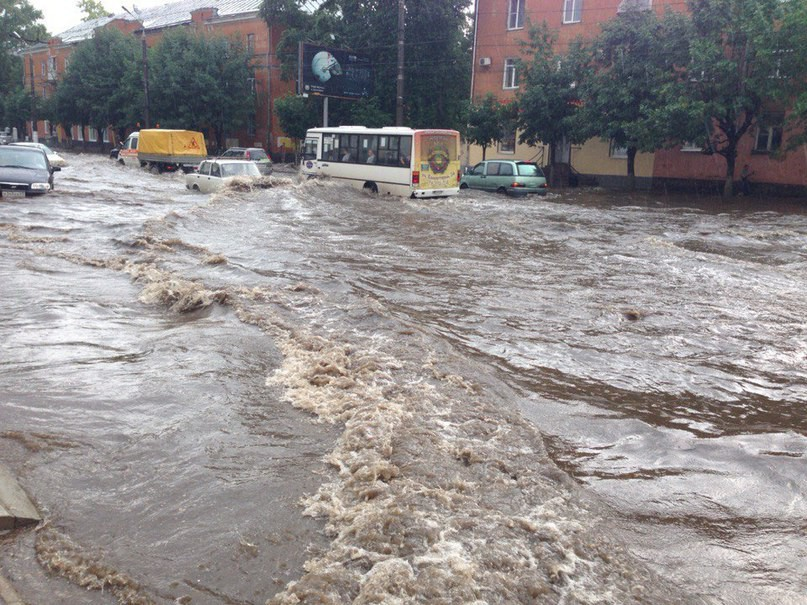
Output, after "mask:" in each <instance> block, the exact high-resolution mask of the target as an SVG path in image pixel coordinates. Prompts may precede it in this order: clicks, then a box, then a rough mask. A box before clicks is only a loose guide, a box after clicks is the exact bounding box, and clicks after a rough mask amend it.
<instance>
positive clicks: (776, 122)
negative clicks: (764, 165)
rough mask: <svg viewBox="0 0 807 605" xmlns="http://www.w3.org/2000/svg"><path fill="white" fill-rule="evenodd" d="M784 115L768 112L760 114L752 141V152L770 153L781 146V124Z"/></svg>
mask: <svg viewBox="0 0 807 605" xmlns="http://www.w3.org/2000/svg"><path fill="white" fill-rule="evenodd" d="M783 123H784V115H782V114H770V115H765V116H762V117H761V118H760V120H759V124H758V126H757V137H756V141H755V142H754V153H770V152H772V151H777V150H778V149H779V148H780V147H781V146H782V126H783Z"/></svg>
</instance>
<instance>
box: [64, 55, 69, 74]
mask: <svg viewBox="0 0 807 605" xmlns="http://www.w3.org/2000/svg"><path fill="white" fill-rule="evenodd" d="M68 65H70V59H69V58H68V57H65V58H64V70H65V71H67V66H68Z"/></svg>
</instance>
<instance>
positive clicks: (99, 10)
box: [76, 0, 109, 21]
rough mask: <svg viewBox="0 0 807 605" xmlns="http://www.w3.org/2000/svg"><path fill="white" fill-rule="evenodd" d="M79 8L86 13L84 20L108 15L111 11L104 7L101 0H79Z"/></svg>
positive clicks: (77, 4)
mask: <svg viewBox="0 0 807 605" xmlns="http://www.w3.org/2000/svg"><path fill="white" fill-rule="evenodd" d="M76 6H78V8H79V10H80V11H81V12H82V13H84V18H83V19H82V21H92V20H93V19H100V18H101V17H106V16H107V15H108V14H109V12H108V11H107V10H106V9H105V8H104V5H103V3H101V0H79V1H78V2H77V3H76Z"/></svg>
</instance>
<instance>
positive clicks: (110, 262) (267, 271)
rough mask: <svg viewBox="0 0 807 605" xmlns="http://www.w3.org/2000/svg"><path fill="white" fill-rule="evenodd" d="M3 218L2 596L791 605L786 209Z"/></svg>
mask: <svg viewBox="0 0 807 605" xmlns="http://www.w3.org/2000/svg"><path fill="white" fill-rule="evenodd" d="M69 163H70V165H69V166H68V167H67V168H65V169H64V170H63V171H62V172H60V173H58V174H57V175H56V187H57V188H56V191H55V192H53V194H51V195H47V196H44V197H41V198H36V199H27V200H16V199H15V200H7V199H4V200H2V201H0V292H2V298H0V300H2V305H0V462H2V463H3V464H5V465H6V466H7V467H9V468H10V469H11V470H12V471H13V472H14V473H15V474H16V476H17V477H18V478H19V481H20V483H21V484H22V485H23V486H24V488H25V489H26V491H27V492H28V494H29V495H30V497H31V498H32V500H33V501H34V502H35V503H36V505H37V506H38V507H39V509H40V511H41V512H42V515H43V517H44V519H45V521H44V522H43V523H42V524H40V525H39V526H36V527H29V528H23V529H18V530H15V531H13V532H5V533H0V580H3V579H5V582H6V583H7V584H9V585H10V586H12V587H13V590H14V591H15V593H16V594H17V595H18V596H19V598H20V599H21V600H22V601H23V602H24V603H26V604H28V605H62V604H64V605H114V604H116V603H120V604H133V605H145V604H154V605H170V604H174V603H178V604H182V605H247V604H249V605H263V604H265V603H269V604H270V605H290V604H293V603H309V604H334V605H336V604H343V603H355V604H371V603H384V604H401V605H403V604H408V603H423V604H430V605H432V604H438V605H440V604H446V605H448V604H452V605H453V604H457V605H465V604H475V605H482V604H490V605H493V604H513V603H524V604H527V603H541V604H544V603H546V604H559V605H560V604H563V605H577V604H605V605H610V604H623V603H624V604H629V603H630V604H634V603H646V604H650V605H665V604H669V605H673V604H674V605H681V604H686V603H700V604H709V605H716V604H720V605H749V604H752V605H756V604H758V605H795V604H807V500H805V485H807V460H805V457H807V413H805V412H806V410H805V406H806V405H807V202H805V201H804V200H801V201H789V202H783V201H780V202H775V201H772V200H754V201H752V202H749V200H743V199H742V198H739V199H737V200H735V201H733V202H732V203H725V204H724V203H722V202H720V201H719V200H715V199H709V198H682V197H679V198H671V197H654V196H649V195H645V194H633V195H628V194H619V193H608V192H603V191H599V190H582V189H581V190H575V189H573V190H568V191H565V192H556V193H552V194H550V195H548V196H547V197H545V198H540V197H529V198H517V199H515V198H507V197H501V196H495V195H491V194H485V193H476V192H468V191H465V192H463V193H462V194H461V195H460V196H457V197H453V198H449V199H439V200H408V199H397V198H389V199H378V198H375V197H373V196H371V195H369V194H365V193H362V192H358V191H355V190H352V189H349V188H346V187H344V186H342V185H339V184H337V183H333V182H327V181H301V180H298V179H297V178H296V175H295V174H293V173H291V172H288V173H284V172H282V171H279V170H278V171H276V174H275V176H274V177H273V181H272V184H273V187H271V188H261V189H254V190H226V191H223V192H221V193H218V194H213V195H203V194H198V193H191V192H189V191H186V189H185V187H184V180H183V177H182V175H170V174H165V175H153V174H149V173H147V172H145V171H141V170H136V169H132V168H124V167H121V166H118V165H116V164H115V163H114V162H113V161H112V160H109V159H107V158H105V157H103V156H99V155H71V156H69Z"/></svg>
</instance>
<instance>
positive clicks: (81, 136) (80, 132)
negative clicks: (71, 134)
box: [73, 126, 84, 141]
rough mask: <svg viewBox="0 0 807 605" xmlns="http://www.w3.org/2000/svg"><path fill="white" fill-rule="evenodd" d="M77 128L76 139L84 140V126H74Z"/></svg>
mask: <svg viewBox="0 0 807 605" xmlns="http://www.w3.org/2000/svg"><path fill="white" fill-rule="evenodd" d="M73 128H75V129H76V141H83V140H84V126H74V127H73Z"/></svg>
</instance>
